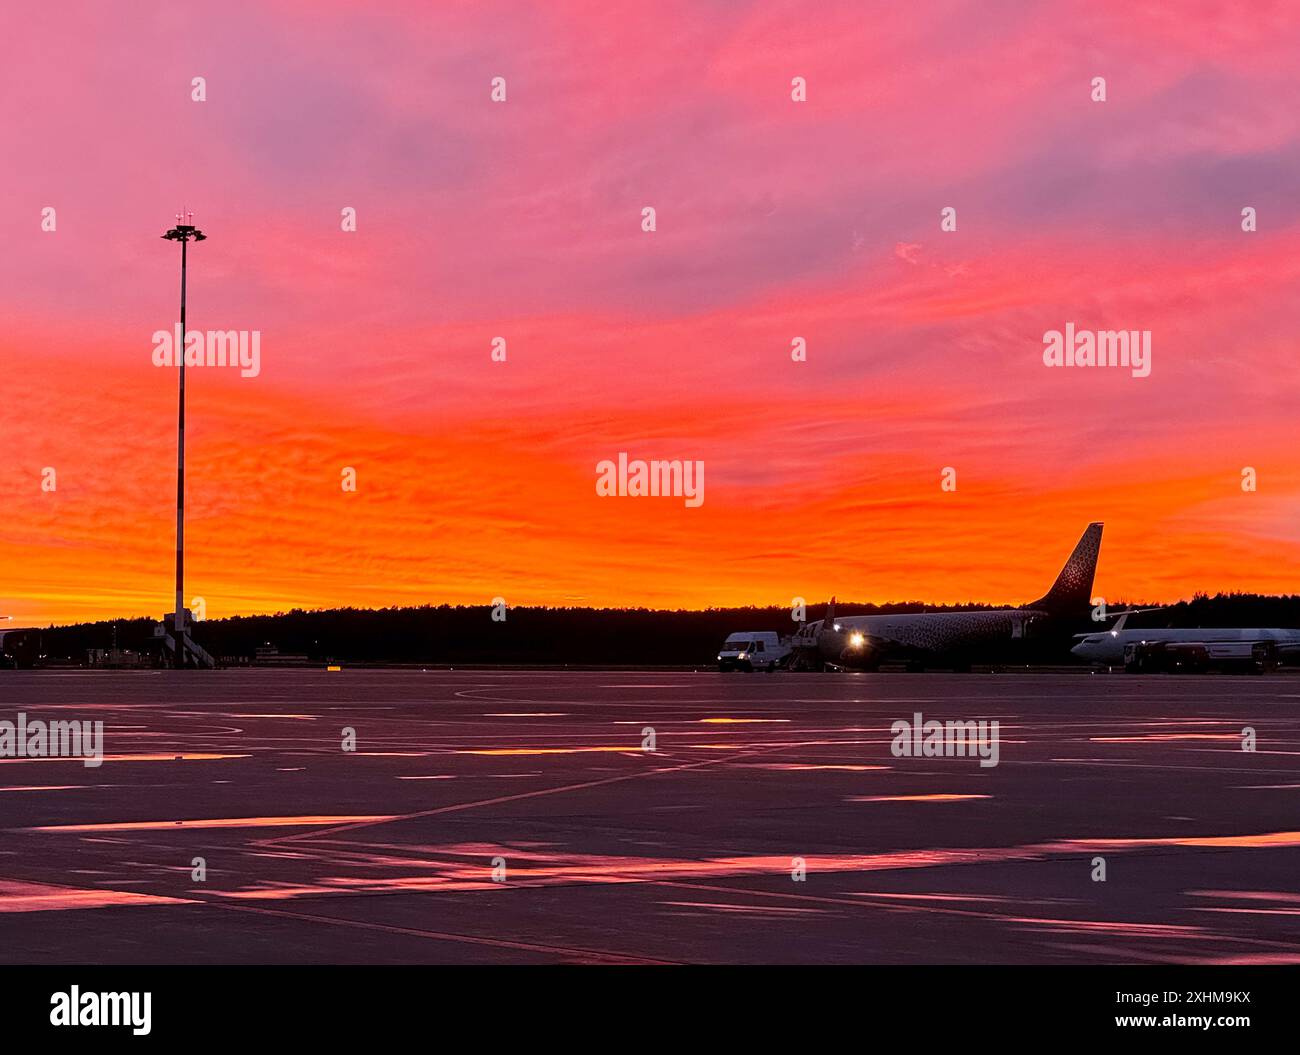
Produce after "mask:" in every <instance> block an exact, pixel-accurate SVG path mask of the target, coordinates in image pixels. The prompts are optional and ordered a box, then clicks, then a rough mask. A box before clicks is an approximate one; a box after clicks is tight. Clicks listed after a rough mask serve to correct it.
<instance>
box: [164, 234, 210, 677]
mask: <svg viewBox="0 0 1300 1055" xmlns="http://www.w3.org/2000/svg"><path fill="white" fill-rule="evenodd" d="M193 219H194V214H193V213H188V212H184V211H182V212H179V213H177V214H176V226H175V227H173V228H171V229H170V230H169V231H168V232H167V233H166V234H164V235H163V236H162V237H163V238H166V239H168V240H169V241H173V242H180V244H181V339H180V342H179V343H178V346H177V347H176V348H175V349H174V352H175V355H176V367H177V374H178V376H179V377H180V383H179V386H178V395H177V415H176V422H177V423H176V607H175V609H174V610H173V611H174V613H175V614H174V619H175V623H174V624H173V626H172V633H173V634H174V635H175V639H176V656H175V664H176V666H177V667H183V666H185V652H186V646H185V641H186V636H187V635H186V632H185V333H186V330H185V273H186V265H187V263H188V259H187V258H188V255H189V254H188V250H189V244H190V240H191V239H193V240H194V241H196V242H202V241H203V240H204V239H205V238H206V237H207V236H206V235H205V234H204V233H203V232H202V231H200V230H199V229H198V228H197V227H195V226H194V225H193V223H191V222H190V221H192V220H193ZM182 220H184V221H185V222H184V223H182V222H181V221H182Z"/></svg>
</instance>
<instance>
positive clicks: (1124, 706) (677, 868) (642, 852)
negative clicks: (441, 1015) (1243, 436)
mask: <svg viewBox="0 0 1300 1055" xmlns="http://www.w3.org/2000/svg"><path fill="white" fill-rule="evenodd" d="M20 711H21V712H24V713H25V714H26V715H27V717H28V720H29V721H30V720H34V719H42V720H51V719H61V720H79V721H96V720H102V721H103V722H104V751H105V761H104V762H103V764H102V766H100V767H98V768H87V767H85V766H84V765H83V764H82V763H81V761H80V760H70V759H14V758H4V759H0V828H3V829H4V837H3V839H0V962H8V963H64V964H75V963H105V964H113V963H290V964H300V963H503V962H509V963H556V962H581V963H611V964H618V963H701V962H760V963H768V962H775V963H1133V964H1141V963H1284V962H1300V678H1297V677H1294V676H1286V675H1279V676H1262V677H1223V676H1201V677H1195V676H1150V677H1138V676H1126V675H1122V674H1113V675H1095V676H1093V675H1087V674H1071V675H1048V674H1043V675H1034V674H1001V675H992V674H983V675H979V674H976V675H948V674H902V673H900V674H845V675H813V674H803V675H798V674H775V675H743V674H733V675H719V674H714V673H700V674H694V673H684V672H667V673H665V672H642V673H636V672H626V671H620V672H615V673H611V672H582V673H576V672H572V673H571V672H560V671H519V670H512V671H500V672H486V671H465V672H462V671H445V670H441V671H428V672H422V671H418V670H404V671H382V670H364V671H363V670H349V669H344V670H342V671H339V672H333V673H331V672H326V671H324V670H318V669H313V670H263V671H257V670H226V671H215V672H192V673H191V672H166V671H164V672H153V671H149V672H144V671H142V672H122V673H110V672H89V671H86V672H78V671H62V672H59V671H40V672H15V671H0V720H8V721H16V719H17V713H18V712H20ZM917 712H920V713H921V714H922V716H923V718H924V719H925V720H930V719H939V720H941V721H947V720H961V721H965V720H973V721H978V720H980V719H984V720H989V721H992V720H997V721H998V723H999V753H998V764H997V765H996V766H985V767H981V766H980V764H979V762H980V760H979V759H978V758H973V757H931V758H926V757H920V758H915V757H896V756H895V755H894V754H893V753H892V751H891V744H892V742H893V739H894V738H893V736H892V735H891V732H890V727H891V724H892V723H893V722H895V721H896V720H900V719H906V720H911V719H912V717H913V715H914V714H915V713H917ZM1245 727H1250V728H1252V729H1253V730H1254V731H1255V737H1256V749H1255V750H1254V751H1253V752H1252V751H1243V750H1242V737H1243V732H1242V731H1243V729H1244V728H1245ZM346 729H351V730H354V731H355V738H356V744H355V750H354V751H345V750H343V743H344V739H345V736H346V733H345V730H346ZM648 729H652V730H653V737H654V745H653V746H654V748H655V750H653V751H648V750H645V749H643V746H642V745H643V743H645V742H647V741H646V737H647V736H649V733H648V732H647V730H648ZM196 858H202V859H203V863H204V866H205V868H206V878H205V879H203V880H202V881H196V880H195V878H194V869H195V868H196V867H197V865H196V863H195V859H196ZM1098 859H1104V868H1105V880H1104V881H1098V880H1097V879H1096V878H1095V877H1096V876H1097V875H1098V874H1099V868H1100V865H1099V863H1098ZM800 875H802V878H796V876H800ZM498 879H500V880H501V881H497V880H498Z"/></svg>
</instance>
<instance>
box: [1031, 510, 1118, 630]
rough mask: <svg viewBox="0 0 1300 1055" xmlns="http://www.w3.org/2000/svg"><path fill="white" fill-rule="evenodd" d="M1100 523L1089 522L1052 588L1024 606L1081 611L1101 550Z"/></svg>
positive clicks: (1087, 602)
mask: <svg viewBox="0 0 1300 1055" xmlns="http://www.w3.org/2000/svg"><path fill="white" fill-rule="evenodd" d="M1101 529H1102V525H1101V524H1100V523H1096V524H1089V525H1088V527H1087V529H1086V530H1085V531H1084V533H1083V535H1082V536H1080V538H1079V542H1078V544H1077V545H1076V546H1075V547H1074V552H1073V553H1071V554H1070V559H1069V560H1067V561H1066V562H1065V567H1064V568H1062V569H1061V574H1060V575H1058V576H1057V577H1056V582H1054V583H1052V588H1051V589H1050V590H1048V591H1047V593H1046V594H1044V595H1043V596H1042V597H1040V598H1039V599H1038V600H1037V601H1034V602H1033V603H1031V604H1027V605H1025V607H1026V608H1036V609H1038V610H1040V611H1044V612H1048V613H1050V614H1052V615H1081V614H1082V613H1083V612H1084V611H1085V610H1086V609H1087V608H1088V606H1089V605H1090V604H1091V603H1092V577H1093V575H1094V574H1095V573H1096V571H1097V555H1098V554H1099V553H1100V552H1101Z"/></svg>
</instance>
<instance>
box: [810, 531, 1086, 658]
mask: <svg viewBox="0 0 1300 1055" xmlns="http://www.w3.org/2000/svg"><path fill="white" fill-rule="evenodd" d="M1101 529H1102V525H1101V524H1100V523H1095V524H1089V525H1088V527H1087V530H1085V531H1084V533H1083V535H1082V536H1081V537H1080V538H1079V541H1078V544H1077V545H1076V546H1075V547H1074V552H1073V553H1071V554H1070V559H1069V560H1067V561H1066V562H1065V567H1064V568H1062V569H1061V574H1060V575H1058V576H1057V577H1056V582H1054V583H1053V584H1052V588H1051V589H1050V590H1048V591H1047V593H1045V594H1044V595H1043V596H1042V597H1040V598H1039V599H1038V600H1037V601H1033V602H1031V603H1030V604H1027V605H1024V606H1023V607H1021V608H998V609H990V610H985V611H976V612H920V613H916V614H913V615H852V616H842V617H840V618H838V619H837V618H836V617H835V598H834V597H832V598H831V603H830V604H829V605H828V606H827V610H826V618H825V619H822V620H818V621H817V622H815V623H809V624H807V625H806V626H805V627H804V628H803V629H802V630H800V631H799V633H798V634H796V635H795V637H794V641H793V642H792V643H793V644H794V646H795V647H796V648H797V649H800V650H801V651H802V652H803V654H804V655H813V654H815V655H816V656H817V657H818V658H819V660H820V663H821V664H822V665H826V666H832V667H847V668H852V669H856V670H875V669H876V668H878V667H879V666H880V664H881V663H882V662H883V661H886V660H889V661H901V662H905V663H907V664H908V665H909V667H910V668H912V669H919V668H922V667H924V666H927V665H930V666H946V667H953V668H956V669H966V668H969V666H970V664H971V662H972V661H974V660H976V659H978V658H981V657H982V656H983V655H985V654H987V652H988V650H989V649H990V648H991V647H993V648H996V647H997V646H998V645H1000V644H1002V643H1004V642H1009V641H1014V640H1016V639H1018V638H1023V637H1024V636H1025V634H1026V631H1027V630H1028V629H1029V627H1030V626H1031V624H1034V623H1037V622H1039V621H1042V620H1048V619H1056V618H1074V619H1083V618H1085V617H1086V615H1087V613H1088V609H1089V607H1090V605H1091V603H1092V579H1093V574H1094V573H1095V572H1096V570H1097V555H1098V554H1099V553H1100V552H1101Z"/></svg>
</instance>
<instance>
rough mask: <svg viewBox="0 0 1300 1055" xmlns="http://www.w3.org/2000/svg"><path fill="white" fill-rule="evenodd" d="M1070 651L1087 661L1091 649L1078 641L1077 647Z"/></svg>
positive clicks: (1086, 644) (1085, 643)
mask: <svg viewBox="0 0 1300 1055" xmlns="http://www.w3.org/2000/svg"><path fill="white" fill-rule="evenodd" d="M1070 651H1071V652H1073V653H1074V654H1075V655H1076V656H1082V657H1083V658H1084V659H1087V658H1088V654H1089V653H1090V652H1091V651H1092V649H1091V648H1090V647H1089V645H1088V643H1087V642H1086V641H1080V642H1079V643H1078V644H1077V645H1075V646H1074V648H1072V649H1070Z"/></svg>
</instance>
